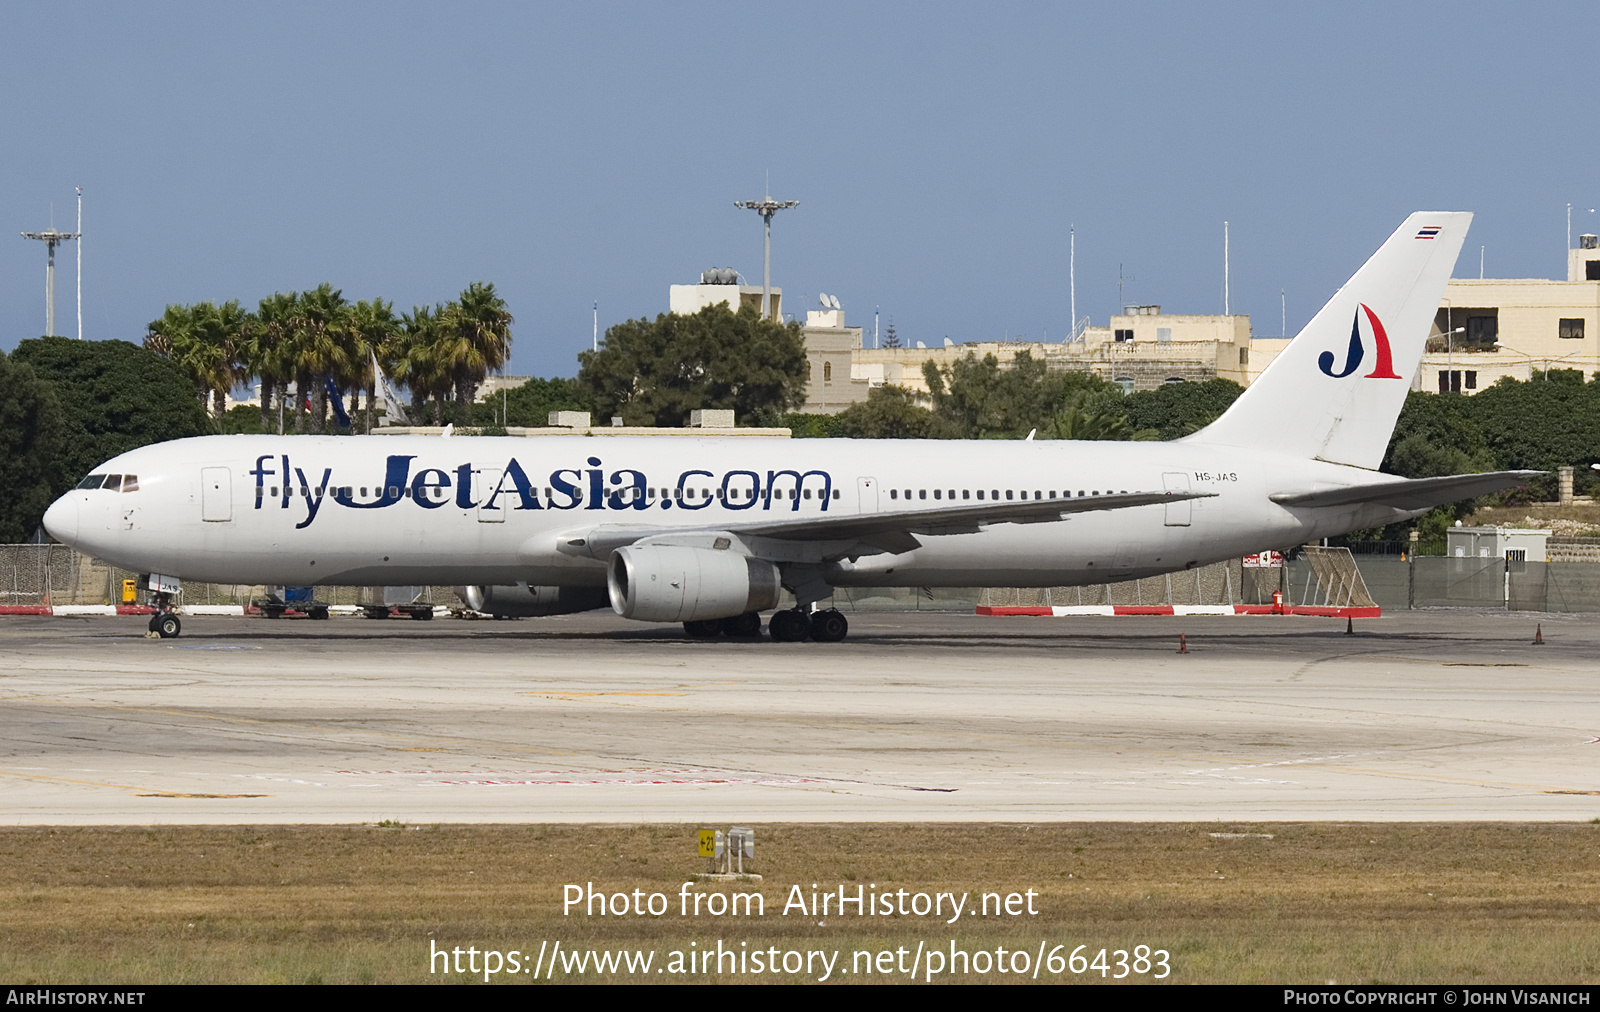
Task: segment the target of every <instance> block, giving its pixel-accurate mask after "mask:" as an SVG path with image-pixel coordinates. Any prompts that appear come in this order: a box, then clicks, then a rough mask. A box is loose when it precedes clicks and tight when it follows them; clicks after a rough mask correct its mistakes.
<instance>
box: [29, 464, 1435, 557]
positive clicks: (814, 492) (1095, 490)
mask: <svg viewBox="0 0 1600 1012" xmlns="http://www.w3.org/2000/svg"><path fill="white" fill-rule="evenodd" d="M96 473H97V474H105V475H112V474H121V475H132V476H136V478H137V489H136V490H135V491H111V490H109V489H105V488H99V489H80V490H75V491H73V492H71V493H69V494H68V495H66V496H64V497H63V498H62V499H61V500H59V501H58V502H57V503H56V504H55V505H54V506H52V507H51V509H50V511H49V513H48V514H47V515H46V526H47V528H48V529H49V530H50V532H51V533H52V534H53V535H54V536H55V537H56V538H57V539H58V540H61V541H64V542H67V543H69V544H72V545H74V546H75V547H77V548H79V549H81V550H83V551H85V552H87V553H89V554H92V555H95V556H97V557H99V558H102V559H105V560H107V561H108V562H111V563H113V564H115V565H117V566H120V567H123V568H126V569H130V570H136V571H140V572H152V573H162V574H166V575H169V576H174V577H178V578H180V579H184V580H198V581H209V582H219V583H250V584H269V585H270V584H286V585H302V584H346V585H397V584H446V585H450V584H511V583H518V582H524V583H529V584H535V585H545V586H602V585H604V584H605V582H606V560H605V559H604V558H590V557H586V556H583V555H581V554H573V553H571V552H570V550H568V551H562V550H559V549H558V545H559V544H561V543H563V542H564V541H570V540H571V539H573V538H581V537H583V536H584V535H585V533H586V532H591V531H594V530H596V529H597V528H602V527H606V526H612V525H616V526H623V527H628V528H636V527H659V528H660V529H661V531H662V532H663V533H669V532H670V531H671V530H672V529H673V528H676V527H688V526H692V527H695V528H705V527H708V526H711V527H715V526H718V525H724V524H726V525H730V526H733V525H738V524H741V523H750V522H752V521H760V520H770V519H780V518H798V517H803V516H831V515H837V514H855V513H863V512H883V511H902V510H922V509H938V508H941V507H949V506H960V505H972V504H975V503H978V502H979V501H980V500H979V496H980V495H981V497H982V499H981V501H982V502H992V501H995V500H999V501H1002V502H1003V501H1007V500H1011V499H1014V498H1015V497H1028V498H1031V499H1042V498H1047V497H1062V498H1065V497H1069V496H1070V497H1074V498H1076V497H1082V496H1093V495H1096V494H1101V495H1104V494H1108V493H1113V492H1150V491H1161V490H1167V491H1188V492H1194V493H1208V494H1210V495H1211V496H1212V497H1209V498H1200V499H1193V500H1188V501H1183V502H1175V503H1168V504H1165V505H1154V506H1141V507H1135V508H1126V509H1117V510H1110V511H1104V512H1089V513H1080V514H1076V515H1073V516H1070V517H1069V518H1068V519H1064V520H1059V521H1054V522H1046V523H996V524H992V525H988V526H985V527H983V528H981V529H979V530H977V531H975V532H972V533H957V534H945V535H928V534H919V535H918V540H920V541H921V543H922V546H921V547H920V548H917V549H915V550H912V551H908V552H902V553H900V554H890V553H887V552H882V551H879V550H874V549H867V550H865V551H863V550H861V549H860V548H859V547H858V548H857V549H856V550H853V551H850V552H849V553H848V555H844V556H843V557H837V558H829V559H826V560H825V562H826V565H827V570H826V579H827V582H828V583H830V584H833V585H838V586H1051V585H1073V584H1092V583H1100V582H1106V581H1110V580H1121V579H1128V578H1130V577H1137V576H1145V575H1152V574H1156V573H1162V572H1170V571H1174V570H1181V569H1184V568H1187V567H1191V566H1195V565H1203V564H1206V563H1209V562H1215V561H1219V560H1222V559H1226V558H1233V557H1237V556H1239V555H1241V554H1243V553H1247V552H1254V551H1259V550H1262V549H1267V548H1279V547H1285V546H1289V545H1293V544H1298V543H1302V542H1305V541H1308V540H1312V539H1317V538H1322V537H1326V536H1329V535H1333V534H1339V533H1343V532H1345V531H1348V530H1353V529H1356V528H1360V527H1368V526H1373V525H1376V524H1380V523H1389V522H1392V521H1395V520H1399V519H1403V518H1405V517H1408V516H1412V515H1414V514H1411V513H1404V512H1401V511H1398V510H1393V509H1389V508H1386V507H1375V506H1362V507H1341V508H1337V509H1294V508H1289V507H1284V506H1280V505H1277V504H1275V503H1273V502H1271V501H1269V499H1268V496H1269V495H1271V494H1273V493H1275V492H1280V491H1282V490H1285V489H1301V490H1303V489H1313V488H1336V487H1340V486H1344V485H1350V484H1358V483H1361V482H1371V481H1373V480H1374V479H1378V478H1381V477H1382V476H1379V475H1376V474H1375V473H1374V472H1371V471H1366V470H1362V469H1359V468H1352V467H1346V466H1341V465H1335V464H1327V463H1323V462H1320V461H1315V460H1306V459H1299V458H1289V457H1278V456H1274V455H1272V454H1270V453H1265V452H1262V451H1260V450H1251V449H1241V448H1236V447H1228V446H1217V445H1207V444H1200V443H1196V442H1194V441H1189V440H1182V441H1177V442H1170V443H1153V442H1068V441H1037V442H1034V441H990V440H982V441H954V440H952V441H943V440H847V439H816V440H812V439H804V440H787V439H768V438H735V439H728V438H723V439H714V438H706V439H695V438H682V437H671V438H666V437H565V436H549V437H535V438H515V437H466V436H456V437H448V438H441V437H428V436H372V437H319V436H208V437H201V438H195V439H182V440H176V441H174V442H170V443H162V444H158V445H154V446H147V447H143V448H141V449H137V450H133V451H131V452H129V453H125V454H123V455H121V456H119V457H117V458H115V459H113V460H110V461H108V462H106V463H105V464H104V465H102V466H101V467H100V468H98V469H97V470H96ZM908 497H909V500H908ZM952 499H953V500H954V501H953V502H952V501H951V500H952Z"/></svg>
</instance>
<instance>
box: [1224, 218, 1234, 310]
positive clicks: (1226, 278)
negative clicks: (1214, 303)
mask: <svg viewBox="0 0 1600 1012" xmlns="http://www.w3.org/2000/svg"><path fill="white" fill-rule="evenodd" d="M1222 315H1223V316H1230V315H1232V314H1231V313H1229V312H1228V223H1227V222H1223V223H1222Z"/></svg>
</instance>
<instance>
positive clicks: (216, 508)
mask: <svg viewBox="0 0 1600 1012" xmlns="http://www.w3.org/2000/svg"><path fill="white" fill-rule="evenodd" d="M200 519H201V520H209V521H211V522H213V523H223V522H226V521H229V520H232V519H233V474H232V472H230V471H229V470H228V469H227V468H225V467H202V468H201V469H200Z"/></svg>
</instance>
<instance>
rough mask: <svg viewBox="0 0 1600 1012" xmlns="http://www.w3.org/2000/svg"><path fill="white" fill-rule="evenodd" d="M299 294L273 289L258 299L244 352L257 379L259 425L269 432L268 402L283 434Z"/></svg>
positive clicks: (292, 369)
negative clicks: (274, 405) (275, 410)
mask: <svg viewBox="0 0 1600 1012" xmlns="http://www.w3.org/2000/svg"><path fill="white" fill-rule="evenodd" d="M299 303H300V297H299V296H298V295H296V294H295V293H294V292H276V293H274V294H272V295H269V296H268V297H267V298H265V299H262V300H261V302H260V304H259V305H258V306H257V308H256V319H255V324H256V325H255V327H254V328H252V330H251V332H250V340H249V342H248V344H247V352H248V354H247V355H246V359H247V361H248V362H249V363H250V366H249V368H250V369H251V371H252V373H253V374H254V375H256V376H258V377H260V379H261V428H262V431H264V432H270V431H272V429H273V425H272V403H273V400H274V398H276V400H277V403H278V406H279V415H278V423H277V431H278V434H279V435H282V434H283V414H282V408H283V407H284V406H285V404H286V402H287V401H288V398H289V380H290V378H291V377H292V376H293V375H294V359H295V348H294V341H295V330H294V324H293V320H294V318H295V317H296V316H297V315H298V314H299Z"/></svg>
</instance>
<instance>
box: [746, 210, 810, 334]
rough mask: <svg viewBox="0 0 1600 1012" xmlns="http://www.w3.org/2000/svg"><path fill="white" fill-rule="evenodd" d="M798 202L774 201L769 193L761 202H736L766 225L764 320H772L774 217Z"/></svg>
mask: <svg viewBox="0 0 1600 1012" xmlns="http://www.w3.org/2000/svg"><path fill="white" fill-rule="evenodd" d="M799 204H800V202H799V201H798V200H773V199H772V195H771V194H770V193H768V194H767V195H766V196H765V197H763V198H762V199H760V200H736V201H734V202H733V206H734V207H742V208H745V209H747V210H750V211H754V212H756V213H757V214H759V215H761V220H762V222H763V224H764V225H765V236H766V238H765V240H764V242H763V245H762V272H761V316H762V318H763V319H769V320H770V319H771V318H772V216H773V215H774V214H777V213H778V212H779V211H783V210H786V209H788V208H791V207H798V206H799Z"/></svg>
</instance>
